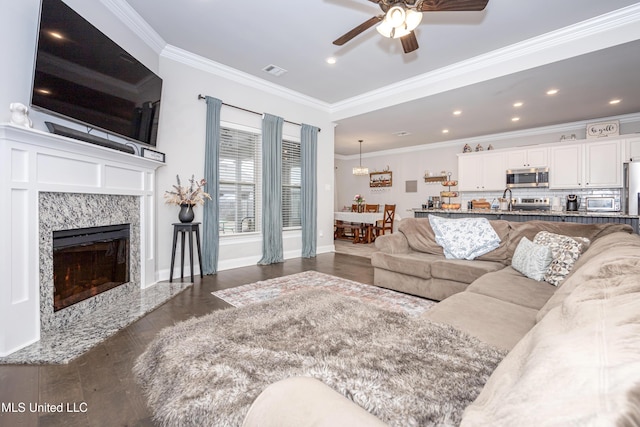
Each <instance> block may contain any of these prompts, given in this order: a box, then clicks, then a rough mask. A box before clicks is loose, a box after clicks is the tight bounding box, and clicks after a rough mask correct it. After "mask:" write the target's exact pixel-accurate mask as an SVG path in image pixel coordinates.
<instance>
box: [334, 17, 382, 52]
mask: <svg viewBox="0 0 640 427" xmlns="http://www.w3.org/2000/svg"><path fill="white" fill-rule="evenodd" d="M382 18H384V15H380V16H374V17H373V18H370V19H369V20H367V21H365V22H363V23H362V24H360V25H358V26H357V27H355V28H354V29H352V30H351V31H349V32H348V33H346V34H345V35H343V36H341V37H338V38H337V39H335V40H334V41H333V44H335V45H336V46H342V45H343V44H345V43H346V42H348V41H349V40H351V39H352V38H354V37H355V36H357V35H358V34H360V33H362V32H364V31H365V30H368V29H369V28H371V27H373V26H374V25H375V24H377V23H378V22H380V21H382Z"/></svg>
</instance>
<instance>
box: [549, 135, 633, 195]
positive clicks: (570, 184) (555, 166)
mask: <svg viewBox="0 0 640 427" xmlns="http://www.w3.org/2000/svg"><path fill="white" fill-rule="evenodd" d="M549 154H550V167H549V182H550V184H549V187H550V188H552V189H569V188H618V187H622V141H620V140H608V141H594V142H585V143H577V144H570V145H558V146H554V147H551V148H550V151H549Z"/></svg>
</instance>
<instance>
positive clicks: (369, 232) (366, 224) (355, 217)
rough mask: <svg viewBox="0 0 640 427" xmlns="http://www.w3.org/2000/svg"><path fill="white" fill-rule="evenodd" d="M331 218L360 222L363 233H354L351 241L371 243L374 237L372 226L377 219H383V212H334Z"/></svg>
mask: <svg viewBox="0 0 640 427" xmlns="http://www.w3.org/2000/svg"><path fill="white" fill-rule="evenodd" d="M333 219H334V220H336V221H343V222H351V223H355V224H362V225H363V228H364V230H365V232H364V235H363V236H360V233H359V232H356V233H354V235H353V243H371V242H373V237H374V236H373V227H374V226H375V225H376V222H377V221H382V220H383V219H384V214H383V213H382V212H334V213H333Z"/></svg>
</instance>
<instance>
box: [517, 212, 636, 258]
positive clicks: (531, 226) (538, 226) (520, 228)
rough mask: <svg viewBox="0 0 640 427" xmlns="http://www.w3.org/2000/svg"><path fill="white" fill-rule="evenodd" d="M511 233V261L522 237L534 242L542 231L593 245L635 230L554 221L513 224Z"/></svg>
mask: <svg viewBox="0 0 640 427" xmlns="http://www.w3.org/2000/svg"><path fill="white" fill-rule="evenodd" d="M510 227H511V231H510V232H509V244H508V247H507V256H508V258H509V259H511V258H512V257H513V253H514V252H515V250H516V248H517V247H518V243H520V239H521V238H522V237H526V238H528V239H529V240H531V241H533V239H534V238H535V236H536V234H538V232H540V231H548V232H550V233H555V234H562V235H563V236H570V237H585V238H587V239H589V240H590V241H591V242H592V243H593V242H594V241H596V240H597V239H599V238H601V237H604V236H606V235H607V234H611V233H616V232H625V233H633V228H632V227H631V226H630V225H627V224H611V223H606V224H576V223H571V222H552V221H538V220H536V221H526V222H511V223H510Z"/></svg>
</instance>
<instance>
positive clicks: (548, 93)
mask: <svg viewBox="0 0 640 427" xmlns="http://www.w3.org/2000/svg"><path fill="white" fill-rule="evenodd" d="M556 93H558V89H549V90H548V91H547V95H555V94H556Z"/></svg>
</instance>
